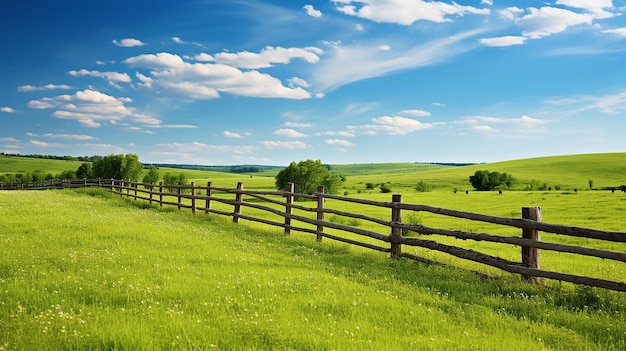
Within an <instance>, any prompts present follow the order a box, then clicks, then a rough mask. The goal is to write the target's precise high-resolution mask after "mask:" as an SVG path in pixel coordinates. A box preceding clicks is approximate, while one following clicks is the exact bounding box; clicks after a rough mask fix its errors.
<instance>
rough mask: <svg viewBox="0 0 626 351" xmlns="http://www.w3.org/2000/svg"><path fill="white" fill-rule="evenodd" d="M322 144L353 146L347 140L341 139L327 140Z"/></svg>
mask: <svg viewBox="0 0 626 351" xmlns="http://www.w3.org/2000/svg"><path fill="white" fill-rule="evenodd" d="M324 142H325V143H326V144H328V145H333V146H341V147H350V146H354V143H353V142H351V141H348V140H343V139H328V140H326V141H324Z"/></svg>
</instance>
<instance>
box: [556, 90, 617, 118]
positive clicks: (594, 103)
mask: <svg viewBox="0 0 626 351" xmlns="http://www.w3.org/2000/svg"><path fill="white" fill-rule="evenodd" d="M545 103H546V104H548V105H553V106H559V107H560V108H563V107H567V106H571V108H572V109H573V111H572V112H582V111H588V110H597V111H600V112H603V113H607V114H616V113H619V112H623V111H626V91H622V92H619V93H616V94H610V95H602V96H595V95H578V96H574V97H568V98H561V99H552V100H547V101H545Z"/></svg>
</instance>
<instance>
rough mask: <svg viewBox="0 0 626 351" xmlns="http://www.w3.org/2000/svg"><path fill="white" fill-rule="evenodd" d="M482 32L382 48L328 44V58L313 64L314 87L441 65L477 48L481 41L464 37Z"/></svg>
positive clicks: (335, 84)
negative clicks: (469, 40) (471, 40)
mask: <svg viewBox="0 0 626 351" xmlns="http://www.w3.org/2000/svg"><path fill="white" fill-rule="evenodd" d="M481 32H482V30H474V31H467V32H463V33H458V34H457V35H454V36H450V37H446V38H441V39H434V40H432V41H430V42H427V43H422V44H419V45H416V46H414V45H411V44H409V43H405V44H404V45H394V49H393V50H380V48H379V46H380V44H378V43H376V44H374V43H369V44H351V45H341V44H340V43H329V44H328V45H330V49H329V50H328V53H327V55H325V56H327V57H326V58H325V59H324V60H323V61H321V62H320V63H319V64H317V65H315V66H314V67H313V74H312V78H311V80H312V81H313V87H314V88H316V89H317V90H320V91H327V90H334V89H336V88H338V87H340V86H343V85H346V84H349V83H352V82H356V81H360V80H364V79H368V78H375V77H380V76H383V75H387V74H390V73H395V72H399V71H402V70H407V69H415V68H420V67H426V66H432V65H436V64H441V63H444V62H447V61H450V60H452V59H453V58H454V57H456V56H457V55H460V54H462V53H465V52H468V51H470V50H472V49H474V48H475V47H477V46H478V45H479V44H478V43H476V42H474V43H472V42H468V41H466V40H465V39H467V38H470V37H472V36H475V35H477V34H479V33H481Z"/></svg>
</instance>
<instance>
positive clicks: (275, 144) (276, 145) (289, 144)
mask: <svg viewBox="0 0 626 351" xmlns="http://www.w3.org/2000/svg"><path fill="white" fill-rule="evenodd" d="M261 145H263V146H265V147H266V148H268V149H287V150H296V149H306V148H307V147H308V145H307V144H306V143H304V142H302V141H262V142H261Z"/></svg>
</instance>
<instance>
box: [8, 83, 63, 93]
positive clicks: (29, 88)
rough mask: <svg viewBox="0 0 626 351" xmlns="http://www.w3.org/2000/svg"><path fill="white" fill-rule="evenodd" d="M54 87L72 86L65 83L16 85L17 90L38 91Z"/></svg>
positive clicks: (60, 88) (53, 88) (61, 88)
mask: <svg viewBox="0 0 626 351" xmlns="http://www.w3.org/2000/svg"><path fill="white" fill-rule="evenodd" d="M55 89H59V90H69V89H73V88H72V87H71V86H69V85H65V84H46V85H40V86H35V85H21V86H19V87H17V91H21V92H30V91H38V90H55Z"/></svg>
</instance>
